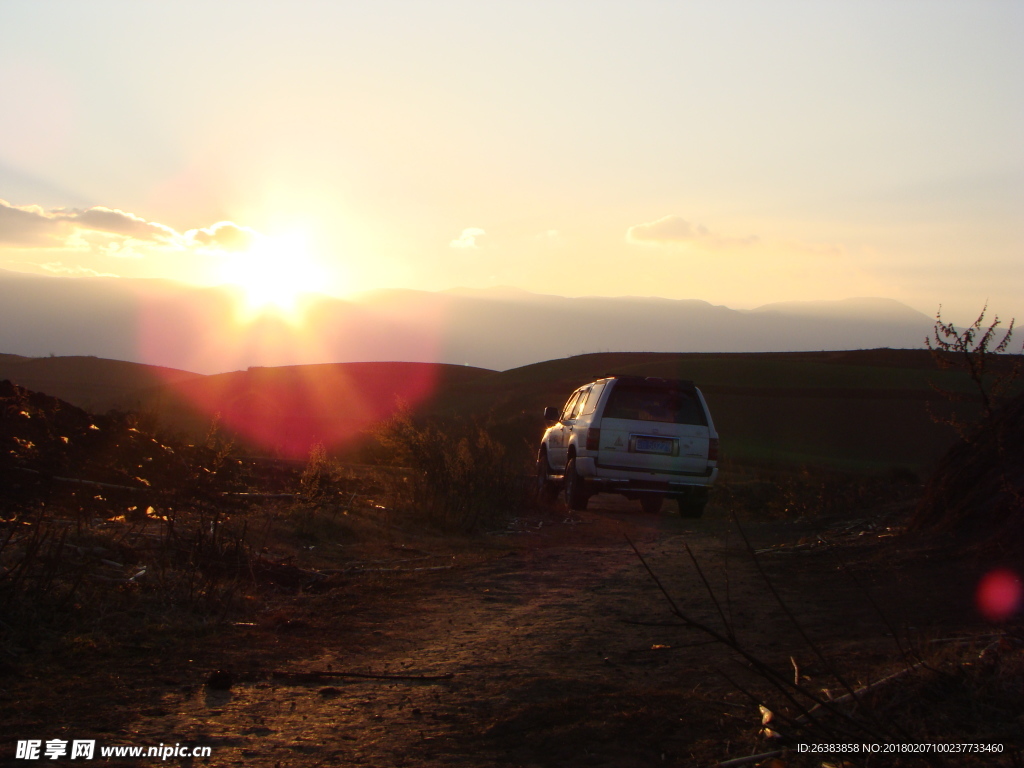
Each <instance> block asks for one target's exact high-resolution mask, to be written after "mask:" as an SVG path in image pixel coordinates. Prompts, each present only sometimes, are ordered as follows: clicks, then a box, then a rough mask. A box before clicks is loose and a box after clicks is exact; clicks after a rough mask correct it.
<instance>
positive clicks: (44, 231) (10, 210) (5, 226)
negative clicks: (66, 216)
mask: <svg viewBox="0 0 1024 768" xmlns="http://www.w3.org/2000/svg"><path fill="white" fill-rule="evenodd" d="M66 229H67V227H66V226H65V225H64V224H63V223H62V222H60V221H57V220H54V219H53V218H52V217H50V216H48V215H47V214H46V212H45V211H44V210H43V209H42V208H40V207H39V206H37V205H27V206H23V207H18V206H15V205H11V204H10V203H8V202H7V201H6V200H0V245H15V246H21V247H27V248H35V247H46V246H58V245H60V244H61V240H62V239H63V237H64V236H65V235H66V231H62V230H66Z"/></svg>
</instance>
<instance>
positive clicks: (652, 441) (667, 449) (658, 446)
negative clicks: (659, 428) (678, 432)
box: [633, 437, 673, 454]
mask: <svg viewBox="0 0 1024 768" xmlns="http://www.w3.org/2000/svg"><path fill="white" fill-rule="evenodd" d="M672 447H673V446H672V441H671V440H665V439H664V438H658V437H638V438H636V442H635V443H634V444H633V450H634V451H635V452H636V453H665V454H671V453H672Z"/></svg>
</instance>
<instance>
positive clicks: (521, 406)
mask: <svg viewBox="0 0 1024 768" xmlns="http://www.w3.org/2000/svg"><path fill="white" fill-rule="evenodd" d="M1014 361H1015V358H1014V357H1012V356H1004V357H1002V358H1000V359H998V360H996V361H995V362H996V367H997V369H998V368H1002V369H1005V368H1007V367H1008V366H1010V365H1011V364H1012V363H1013V362H1014ZM427 368H429V369H430V372H429V374H428V378H429V380H430V381H431V382H432V384H431V386H430V389H429V392H428V393H427V396H426V397H425V398H422V399H420V400H419V401H418V402H416V403H415V408H416V410H417V412H418V413H420V414H421V415H423V416H425V417H432V418H435V419H440V420H451V419H455V420H460V421H462V422H464V423H465V422H472V421H476V422H478V423H481V424H484V425H486V426H487V427H488V428H489V429H491V430H492V431H493V432H494V433H495V434H497V435H498V436H499V437H500V439H502V441H503V442H504V443H505V444H506V445H507V446H508V447H509V449H510V450H511V451H513V452H517V453H520V454H522V455H523V457H524V460H527V459H528V457H529V454H530V453H531V451H532V450H533V446H534V445H535V444H536V442H537V440H538V438H539V437H540V434H541V432H542V430H543V427H544V424H543V419H542V415H541V414H542V412H543V409H544V407H545V406H548V405H555V406H560V405H561V404H562V403H563V402H564V401H565V399H566V397H567V396H568V395H569V394H570V393H571V392H572V390H573V389H575V388H576V387H577V386H579V385H580V384H583V383H585V382H587V381H590V380H592V379H594V378H597V377H600V376H604V375H608V374H612V373H620V374H633V375H644V376H660V377H669V378H683V379H691V380H693V381H694V382H695V383H696V384H697V386H698V387H700V389H701V390H702V392H703V393H704V396H705V398H706V399H707V401H708V405H709V407H710V409H711V413H712V416H713V418H714V421H715V425H716V427H717V429H718V432H719V434H720V436H721V441H722V442H721V445H722V456H723V460H724V461H725V462H726V463H730V462H731V463H736V464H755V465H765V464H767V465H772V466H794V465H800V466H805V465H812V466H821V467H830V468H836V469H846V470H857V471H882V470H886V469H889V468H905V469H910V470H913V471H915V472H921V471H924V470H927V469H928V468H929V467H930V466H931V465H932V464H933V463H934V462H935V461H936V460H937V459H938V458H939V457H940V456H941V455H942V454H943V453H944V452H945V451H946V450H947V449H948V447H949V446H950V445H951V444H952V442H953V441H954V439H955V433H954V432H953V430H952V429H951V428H950V427H948V426H945V425H942V424H939V423H937V422H936V419H935V417H936V416H939V417H944V416H948V415H950V414H951V413H953V412H954V410H955V412H956V413H958V414H959V415H961V416H962V417H964V418H967V419H970V418H974V417H976V416H977V414H978V413H979V405H978V398H977V397H976V392H975V391H974V390H973V384H972V383H971V382H970V380H969V379H968V377H967V376H966V375H965V374H963V373H959V372H957V371H954V370H942V369H940V368H939V367H938V366H937V364H936V361H935V359H934V358H933V357H932V356H931V354H930V353H929V352H928V351H926V350H890V349H879V350H853V351H838V352H798V353H730V354H718V353H702V354H697V353H693V354H668V353H643V352H633V353H598V354H588V355H578V356H575V357H570V358H564V359H559V360H549V361H546V362H542V363H536V364H533V365H528V366H524V367H522V368H515V369H512V370H508V371H488V370H485V369H479V368H465V367H463V366H450V365H439V366H427V365H426V364H416V363H338V364H333V365H311V366H293V367H289V368H281V369H265V368H254V369H250V370H248V371H238V372H235V373H232V374H219V375H215V376H200V375H197V374H190V373H187V372H183V371H171V370H168V369H154V368H151V367H149V366H143V365H138V364H134V363H126V362H120V361H112V360H102V359H97V358H82V357H77V358H61V357H56V358H22V357H17V356H14V355H0V378H9V379H11V380H12V381H14V382H15V383H16V384H19V385H21V386H25V387H28V388H31V389H37V390H40V391H45V392H47V393H48V394H51V395H54V396H56V397H60V398H62V399H65V400H67V401H69V402H71V403H73V404H75V405H79V406H81V407H84V408H86V409H90V410H94V411H101V412H102V411H106V410H108V409H111V408H117V409H121V410H137V411H139V412H140V414H142V415H143V416H145V417H146V418H148V419H149V420H150V421H151V422H152V423H153V424H155V425H157V426H158V427H159V428H161V429H165V430H171V431H175V430H176V431H179V432H184V433H186V434H189V435H192V436H194V437H196V438H197V439H198V438H201V437H202V436H203V435H204V434H205V432H206V430H208V428H209V426H210V423H211V422H212V421H213V419H214V418H215V416H216V414H224V413H227V412H230V411H231V410H232V409H234V408H236V407H238V406H239V403H243V404H244V408H245V409H248V410H247V411H246V413H251V412H252V409H253V407H254V406H253V403H257V404H259V403H264V404H267V407H268V408H270V407H272V408H273V410H274V411H275V418H276V419H277V420H278V421H277V423H278V424H282V425H284V427H282V430H284V429H287V430H288V431H289V433H291V432H292V431H293V430H291V427H292V426H296V425H298V426H301V428H302V431H303V434H308V435H310V436H315V435H317V434H325V433H327V432H328V431H329V429H328V428H329V424H330V423H331V422H332V421H334V422H337V421H339V420H342V421H344V420H346V419H348V420H350V421H352V423H357V422H359V419H360V418H361V416H365V414H360V413H358V412H357V411H356V410H353V409H358V408H359V407H360V406H359V403H360V402H363V401H366V400H368V399H373V400H374V401H375V402H376V403H377V405H376V408H377V412H378V413H380V412H382V411H381V408H382V407H383V408H384V409H385V410H386V404H387V403H389V402H391V401H392V400H394V399H396V398H397V397H399V396H400V395H401V393H402V391H403V387H402V385H403V383H404V380H405V379H406V378H408V377H417V376H420V375H421V373H422V372H423V370H425V369H427ZM225 382H231V384H230V386H225ZM318 387H319V388H320V389H324V390H327V389H331V391H332V392H338V393H343V392H348V393H350V394H353V393H354V395H356V396H355V397H353V396H344V395H341V394H339V395H337V396H332V397H331V398H330V399H328V400H325V401H324V402H323V404H320V405H317V407H315V408H310V405H309V399H308V392H310V391H312V390H316V389H317V388H318ZM935 387H940V388H942V389H944V390H947V391H950V392H953V393H956V394H957V398H956V399H954V400H953V401H951V400H950V398H948V397H946V396H944V395H943V394H941V393H940V392H938V391H936V389H935ZM332 388H333V389H332ZM359 395H362V396H359ZM197 402H202V403H204V405H202V406H197V405H196V403H197ZM382 403H384V404H385V406H382V405H381V404H382ZM282 412H283V416H282ZM255 415H256V416H258V414H255ZM363 421H364V422H365V419H363ZM300 422H301V424H300ZM291 439H292V440H293V443H294V434H291ZM311 439H313V438H312V437H311ZM241 445H243V446H244V447H245V448H246V449H247V450H251V451H253V452H265V453H274V452H275V446H273V445H267V444H263V445H261V446H258V445H247V446H246V445H245V443H244V440H243V441H242V442H241ZM278 447H280V446H278ZM299 447H300V449H301V445H300V446H299ZM291 448H292V450H294V448H295V446H294V444H293V445H292V446H291ZM339 448H343V446H339Z"/></svg>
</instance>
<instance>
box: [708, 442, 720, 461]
mask: <svg viewBox="0 0 1024 768" xmlns="http://www.w3.org/2000/svg"><path fill="white" fill-rule="evenodd" d="M708 461H718V438H717V437H711V438H708Z"/></svg>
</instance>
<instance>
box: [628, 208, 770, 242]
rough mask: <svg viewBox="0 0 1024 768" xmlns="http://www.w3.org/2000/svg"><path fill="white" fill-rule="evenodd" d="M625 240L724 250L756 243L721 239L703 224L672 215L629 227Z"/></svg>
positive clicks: (745, 238) (749, 239) (734, 238)
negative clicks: (692, 245)
mask: <svg viewBox="0 0 1024 768" xmlns="http://www.w3.org/2000/svg"><path fill="white" fill-rule="evenodd" d="M626 240H628V241H629V242H631V243H650V244H654V245H675V244H680V243H692V242H699V243H701V244H702V245H705V246H707V247H710V248H726V247H731V246H732V247H734V246H742V245H750V244H752V243H755V242H757V237H756V236H749V237H722V236H720V235H717V234H715V233H713V232H711V231H710V230H708V228H707V227H705V226H704V225H703V224H693V223H691V222H689V221H687V220H686V219H684V218H683V217H682V216H674V215H673V216H663V217H661V218H660V219H656V220H655V221H650V222H647V223H645V224H637V225H636V226H633V227H630V228H629V229H628V230H626Z"/></svg>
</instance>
